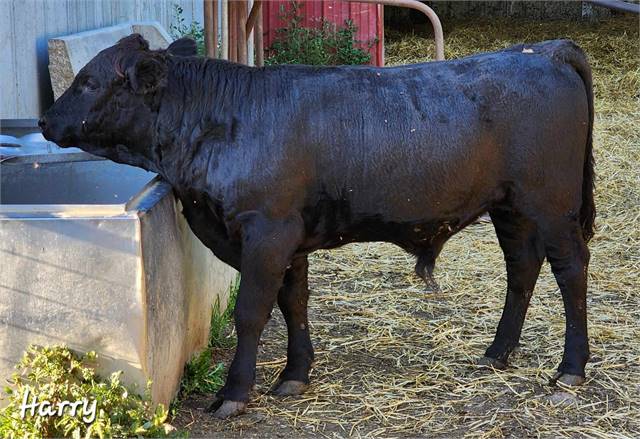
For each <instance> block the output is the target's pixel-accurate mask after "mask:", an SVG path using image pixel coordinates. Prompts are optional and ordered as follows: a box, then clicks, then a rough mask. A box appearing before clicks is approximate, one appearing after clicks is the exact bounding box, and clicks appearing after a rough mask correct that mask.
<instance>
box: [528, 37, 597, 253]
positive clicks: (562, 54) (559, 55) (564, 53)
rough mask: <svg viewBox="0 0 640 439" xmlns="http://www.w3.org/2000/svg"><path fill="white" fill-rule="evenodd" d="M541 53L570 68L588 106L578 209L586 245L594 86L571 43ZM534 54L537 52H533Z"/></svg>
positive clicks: (591, 217)
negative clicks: (581, 84) (575, 76)
mask: <svg viewBox="0 0 640 439" xmlns="http://www.w3.org/2000/svg"><path fill="white" fill-rule="evenodd" d="M538 47H539V48H540V49H541V50H540V52H542V53H544V54H545V55H547V56H549V57H550V58H552V59H555V60H556V61H558V62H561V63H564V64H569V65H570V66H571V67H573V68H574V69H575V71H576V72H577V73H578V75H580V77H581V78H582V82H584V87H585V90H586V93H587V102H588V104H589V122H588V125H589V126H588V127H587V128H588V130H589V131H588V133H587V144H586V146H585V156H584V168H583V172H582V207H581V208H580V224H581V226H582V236H583V237H584V240H585V241H587V242H588V241H589V240H590V239H591V238H592V237H593V225H594V222H595V218H596V206H595V203H594V201H593V186H594V178H595V175H594V171H593V82H592V79H591V67H590V66H589V62H588V61H587V57H586V55H585V54H584V52H583V51H582V49H581V48H580V47H579V46H578V45H577V44H575V43H574V42H573V41H570V40H555V41H548V42H545V43H542V44H541V45H540V46H538ZM536 51H537V50H536Z"/></svg>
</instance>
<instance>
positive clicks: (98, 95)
mask: <svg viewBox="0 0 640 439" xmlns="http://www.w3.org/2000/svg"><path fill="white" fill-rule="evenodd" d="M194 54H195V46H194V44H193V42H192V41H190V40H184V39H183V40H178V41H177V42H175V43H173V44H172V45H171V46H170V47H169V48H168V49H167V50H162V51H152V50H149V46H148V44H147V42H146V41H145V40H144V39H143V38H142V37H140V36H139V35H131V36H129V37H126V38H124V39H122V40H121V41H120V42H119V43H118V44H117V45H115V46H113V47H111V48H108V49H105V50H103V51H102V52H100V53H99V54H98V55H97V56H96V57H95V58H94V59H93V60H92V61H91V62H89V64H87V65H86V66H85V67H84V68H83V69H82V70H81V71H80V72H79V73H78V76H77V77H76V78H75V80H74V82H73V84H72V85H71V87H70V88H69V89H68V90H67V91H66V92H65V93H64V95H62V97H60V99H58V101H56V103H55V104H54V105H53V107H51V109H49V111H47V113H46V114H45V116H44V117H43V118H42V119H41V121H40V125H41V127H42V130H43V132H44V135H45V137H46V138H47V139H49V140H52V141H54V142H56V143H58V144H59V145H61V146H79V147H80V148H82V149H84V150H85V151H88V152H90V153H93V154H97V155H100V156H103V157H107V158H109V159H112V160H114V161H116V162H120V163H127V164H130V165H134V166H140V167H142V168H145V169H148V170H151V171H154V172H157V173H159V174H160V175H161V176H162V177H164V178H165V179H166V180H167V181H169V182H170V183H171V184H172V185H173V187H174V189H175V192H176V194H177V196H178V197H179V198H180V200H181V201H182V205H183V206H184V207H183V209H184V211H183V213H184V215H185V217H186V218H187V220H188V221H189V224H190V225H191V228H192V229H193V231H194V233H195V234H196V235H197V236H198V237H199V238H200V240H202V242H203V243H204V244H205V245H206V246H207V247H209V248H210V249H211V250H212V251H213V252H214V253H215V255H216V256H218V257H219V258H220V259H222V260H223V261H225V262H226V263H228V264H229V265H231V266H233V267H235V268H236V269H238V270H240V272H241V273H242V280H241V285H240V291H239V294H238V299H237V305H236V309H235V325H236V329H237V334H238V346H237V349H236V353H235V357H234V359H233V363H232V364H231V367H230V370H229V375H228V378H227V382H226V384H225V386H224V388H222V390H220V391H219V392H218V394H217V396H216V399H215V401H214V403H213V405H212V408H213V409H214V410H216V413H215V415H216V416H218V417H227V416H232V415H235V414H238V413H241V412H242V411H243V410H244V409H245V407H246V403H247V400H248V398H249V391H250V390H251V388H252V385H253V382H254V377H255V366H256V351H257V346H258V339H259V337H260V334H261V332H262V330H263V328H264V325H265V323H266V322H267V319H268V318H269V314H270V312H271V309H272V308H273V305H274V303H275V302H276V301H277V303H278V305H279V307H280V309H281V310H282V313H283V314H284V317H285V319H286V322H287V327H288V335H289V344H288V352H287V365H286V367H285V369H284V371H283V372H282V374H281V375H280V380H279V382H278V384H277V385H276V388H275V392H276V393H277V394H298V393H300V392H302V391H304V389H305V387H306V385H307V384H308V381H309V369H310V367H311V364H312V362H313V348H312V346H311V341H310V338H309V325H308V322H307V299H308V296H309V290H308V285H307V267H308V262H307V255H308V254H309V253H311V252H313V251H314V250H317V249H326V248H332V247H337V246H341V245H344V244H347V243H350V242H361V241H386V242H392V243H394V244H397V245H398V246H400V247H402V248H403V249H405V250H406V251H408V252H410V253H412V254H414V255H416V257H417V265H416V272H417V274H418V275H419V276H421V277H422V278H424V279H425V280H429V279H430V277H431V272H432V270H433V267H434V263H435V260H436V257H437V255H438V253H439V252H440V250H441V248H442V246H443V244H444V243H445V242H446V241H447V239H449V238H450V237H451V236H452V235H454V234H455V233H456V232H458V231H459V230H461V229H463V228H464V227H465V226H466V225H468V224H469V223H471V222H472V221H474V220H475V219H476V218H477V217H478V216H479V215H481V214H483V213H484V212H489V214H490V215H491V219H492V221H493V224H494V226H495V230H496V233H497V236H498V239H499V242H500V246H501V247H502V250H503V251H504V256H505V261H506V266H507V273H508V287H507V299H506V303H505V307H504V311H503V314H502V319H501V320H500V324H499V325H498V329H497V333H496V336H495V340H494V342H493V344H491V346H489V348H488V349H487V351H486V353H485V357H484V358H483V359H482V362H483V363H485V364H486V363H488V364H491V365H493V366H495V367H505V365H506V362H507V358H508V357H509V354H510V353H511V351H512V350H513V349H514V347H515V346H516V345H517V343H518V339H519V337H520V332H521V329H522V324H523V321H524V318H525V314H526V311H527V307H528V304H529V299H530V298H531V294H532V292H533V288H534V284H535V283H536V278H537V277H538V273H539V270H540V267H541V265H542V262H543V260H544V258H545V257H546V258H547V259H548V260H549V262H550V263H551V267H552V269H553V273H554V274H555V277H556V279H557V282H558V285H559V286H560V289H561V291H562V298H563V301H564V308H565V315H566V336H565V347H564V356H563V358H562V362H561V363H560V366H559V367H558V373H557V374H556V377H555V379H558V380H560V381H562V382H564V383H567V384H580V383H581V382H582V381H583V380H584V378H583V377H584V368H585V363H586V362H587V360H588V358H589V348H588V341H587V319H586V298H585V296H586V290H587V265H588V262H589V251H588V249H587V246H586V244H585V243H586V242H587V241H588V240H589V238H590V237H591V236H592V234H593V232H592V230H593V222H594V216H595V208H594V203H593V178H594V176H593V164H592V151H591V150H592V139H591V131H592V121H593V94H592V84H591V73H590V68H589V65H588V64H587V61H586V59H585V56H584V54H583V53H582V51H581V50H580V49H579V48H578V47H577V46H576V45H575V44H573V43H572V42H570V41H561V40H559V41H547V42H542V43H538V44H532V45H519V46H514V47H512V48H509V49H505V50H501V51H498V52H494V53H487V54H481V55H477V56H471V57H468V58H464V59H459V60H454V61H447V62H432V63H426V64H416V65H408V66H402V67H391V68H375V67H309V66H278V67H266V68H253V67H247V66H244V65H239V64H234V63H230V62H226V61H220V60H213V59H205V58H199V57H195V56H193V55H194Z"/></svg>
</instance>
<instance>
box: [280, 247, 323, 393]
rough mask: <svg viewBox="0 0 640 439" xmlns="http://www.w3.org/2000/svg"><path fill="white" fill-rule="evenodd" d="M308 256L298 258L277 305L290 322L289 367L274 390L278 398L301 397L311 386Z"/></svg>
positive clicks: (288, 326) (286, 276)
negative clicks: (287, 396) (285, 396)
mask: <svg viewBox="0 0 640 439" xmlns="http://www.w3.org/2000/svg"><path fill="white" fill-rule="evenodd" d="M308 269H309V262H308V260H307V257H306V256H301V257H298V258H295V259H294V260H293V262H292V263H291V267H290V268H289V269H288V270H287V272H286V274H285V276H284V283H283V285H282V288H280V292H279V293H278V306H279V307H280V310H281V311H282V315H284V318H285V320H286V322H287V333H288V339H289V340H288V345H287V365H286V366H285V368H284V370H283V371H282V373H281V374H280V377H279V379H278V382H277V383H276V385H275V386H274V387H273V393H275V394H276V395H299V394H301V393H303V392H304V391H305V390H306V388H307V386H308V384H309V370H310V369H311V364H312V363H313V346H312V345H311V338H310V337H309V321H308V319H307V302H308V300H309V285H308V281H307V271H308Z"/></svg>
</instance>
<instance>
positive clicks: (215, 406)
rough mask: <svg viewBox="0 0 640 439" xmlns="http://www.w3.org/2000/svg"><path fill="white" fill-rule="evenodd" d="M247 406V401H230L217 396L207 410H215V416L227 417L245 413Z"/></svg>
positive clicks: (219, 417)
mask: <svg viewBox="0 0 640 439" xmlns="http://www.w3.org/2000/svg"><path fill="white" fill-rule="evenodd" d="M246 408H247V403H246V402H241V401H229V400H225V399H222V398H220V397H219V396H216V398H215V399H214V400H213V402H212V403H211V405H210V406H209V408H208V409H207V411H208V412H213V417H214V418H218V419H227V418H231V417H233V416H238V415H240V414H242V413H244V411H245V410H246Z"/></svg>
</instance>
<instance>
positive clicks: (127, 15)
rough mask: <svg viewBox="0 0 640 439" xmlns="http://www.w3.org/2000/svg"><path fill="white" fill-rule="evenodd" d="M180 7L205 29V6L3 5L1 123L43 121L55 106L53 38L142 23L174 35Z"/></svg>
mask: <svg viewBox="0 0 640 439" xmlns="http://www.w3.org/2000/svg"><path fill="white" fill-rule="evenodd" d="M175 4H179V5H180V6H181V7H182V8H183V10H184V12H183V17H184V18H185V22H186V23H187V24H188V23H189V22H191V21H192V20H195V21H198V22H199V23H200V24H202V22H203V2H202V0H0V119H22V118H38V117H39V116H40V114H41V113H42V112H43V111H44V110H45V109H46V108H47V107H48V106H49V105H51V103H52V101H53V96H52V92H51V83H50V80H49V71H48V67H47V66H48V53H47V40H48V39H49V38H51V37H56V36H62V35H68V34H72V33H76V32H82V31H85V30H90V29H95V28H99V27H105V26H112V25H115V24H120V23H125V22H128V21H140V20H155V21H158V22H160V23H161V24H162V25H163V26H164V27H165V28H166V29H167V30H169V26H170V25H171V23H173V22H174V20H175V17H174V5H175Z"/></svg>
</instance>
